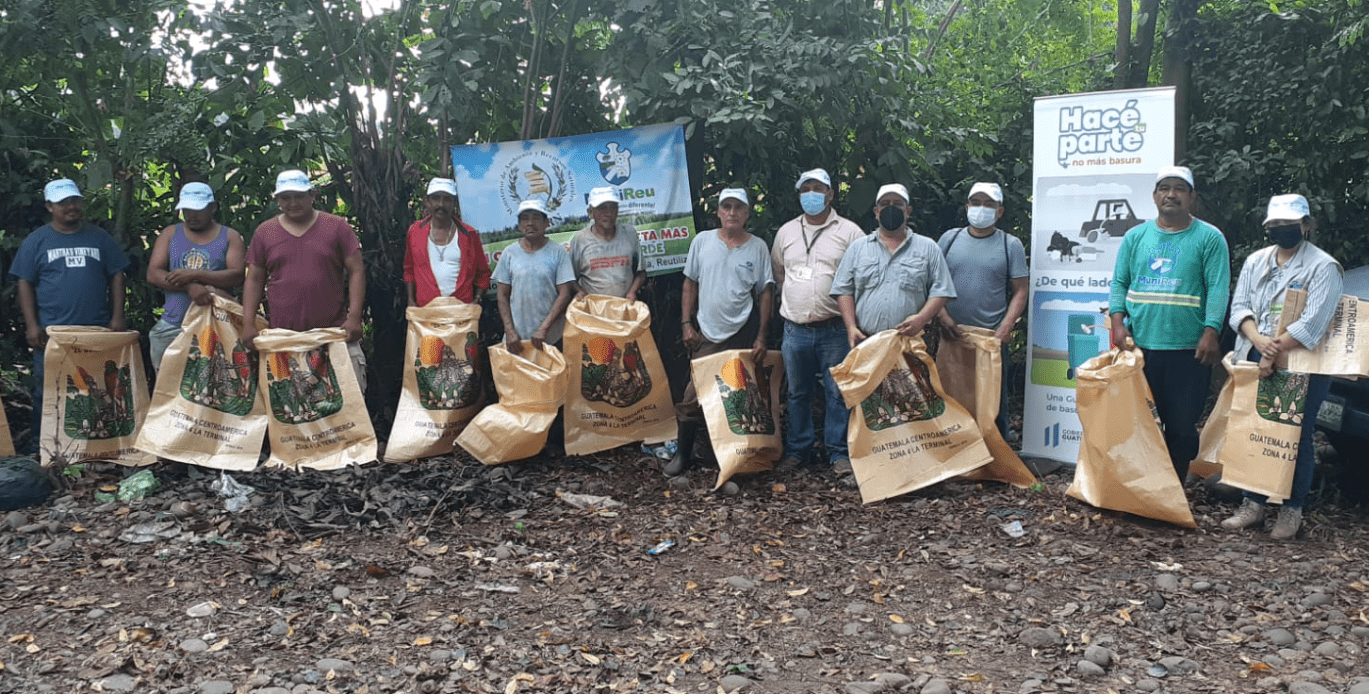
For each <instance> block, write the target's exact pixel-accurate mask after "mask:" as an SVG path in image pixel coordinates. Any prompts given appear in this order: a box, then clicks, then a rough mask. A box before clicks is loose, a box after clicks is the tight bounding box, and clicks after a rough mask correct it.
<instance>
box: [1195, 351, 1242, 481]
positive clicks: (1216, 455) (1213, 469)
mask: <svg viewBox="0 0 1369 695" xmlns="http://www.w3.org/2000/svg"><path fill="white" fill-rule="evenodd" d="M1235 361H1236V353H1234V352H1229V353H1227V354H1226V356H1225V357H1223V358H1222V369H1225V370H1226V381H1225V382H1224V383H1223V384H1222V390H1221V391H1219V392H1218V393H1217V403H1216V404H1215V405H1213V406H1212V412H1211V413H1209V414H1208V416H1207V422H1205V423H1203V431H1202V432H1200V433H1199V435H1198V455H1197V457H1195V458H1194V459H1193V462H1192V463H1190V464H1188V472H1189V473H1192V474H1194V475H1196V476H1198V477H1200V478H1208V477H1211V476H1214V475H1216V474H1218V473H1221V472H1222V463H1221V452H1222V444H1223V443H1225V442H1226V431H1227V420H1228V419H1229V418H1230V417H1231V395H1232V393H1233V392H1234V391H1235V390H1236V382H1235V381H1234V380H1232V378H1231V368H1232V366H1233V365H1234V364H1235Z"/></svg>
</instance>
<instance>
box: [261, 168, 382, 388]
mask: <svg viewBox="0 0 1369 695" xmlns="http://www.w3.org/2000/svg"><path fill="white" fill-rule="evenodd" d="M274 195H275V198H276V205H277V206H278V207H280V214H279V215H276V216H275V217H273V218H271V219H269V220H267V221H265V222H263V223H261V225H260V226H258V227H257V231H256V233H255V234H253V235H252V241H251V243H249V244H248V245H247V282H246V283H245V284H244V285H243V291H242V308H243V312H244V313H245V315H247V316H255V315H256V313H257V309H258V308H259V307H260V306H261V300H262V298H263V296H264V297H265V298H266V299H267V300H268V301H269V302H270V311H269V312H267V313H268V315H267V319H268V320H269V321H270V323H271V327H272V328H284V329H287V330H291V331H308V330H313V329H315V328H336V327H341V328H343V329H345V330H346V331H347V354H348V355H349V356H350V357H351V359H352V370H353V371H354V372H356V378H357V383H358V385H360V386H361V390H362V391H363V392H364V391H365V390H366V354H365V353H364V352H362V350H361V315H362V311H363V310H364V308H365V306H366V303H365V302H366V267H365V266H364V265H363V264H362V261H361V244H360V243H358V242H357V237H356V233H355V232H353V231H352V227H351V225H349V224H347V221H346V220H344V219H342V218H341V217H338V216H337V215H333V214H329V213H326V212H323V211H322V210H316V209H315V208H314V185H313V184H312V183H310V181H309V175H308V174H305V173H304V172H303V171H300V170H298V169H290V170H287V171H282V172H281V173H280V175H278V176H277V177H276V191H275V193H274ZM256 337H257V326H256V324H255V323H253V322H251V321H248V322H246V323H245V325H244V326H243V328H242V342H243V344H244V345H251V344H252V341H253V340H254V339H255V338H256Z"/></svg>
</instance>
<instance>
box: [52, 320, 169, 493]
mask: <svg viewBox="0 0 1369 695" xmlns="http://www.w3.org/2000/svg"><path fill="white" fill-rule="evenodd" d="M47 332H48V345H47V351H46V352H44V353H43V370H44V373H45V377H46V381H45V383H44V385H43V437H42V439H41V440H40V441H39V442H38V448H39V449H41V450H42V456H43V465H44V466H48V465H52V464H53V463H54V462H56V463H60V464H68V463H75V462H77V461H88V460H104V461H113V462H115V463H120V464H123V465H125V466H146V465H148V464H151V463H154V462H156V460H157V457H156V456H153V455H152V454H148V453H144V452H142V451H139V450H138V449H137V447H135V446H134V442H136V441H137V439H138V427H139V426H140V425H142V422H143V418H144V417H145V416H146V415H147V377H146V376H145V375H144V374H145V373H144V372H143V353H142V350H141V349H140V348H139V347H138V332H137V331H119V332H115V331H111V330H109V329H107V328H101V327H99V326H48V329H47ZM96 375H99V376H98V379H99V380H98V381H97V380H96V379H97V377H96Z"/></svg>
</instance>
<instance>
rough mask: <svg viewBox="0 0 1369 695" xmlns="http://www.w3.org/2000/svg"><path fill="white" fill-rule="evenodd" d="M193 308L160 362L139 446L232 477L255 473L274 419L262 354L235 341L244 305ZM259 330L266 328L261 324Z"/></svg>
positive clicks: (224, 302) (219, 301) (217, 301)
mask: <svg viewBox="0 0 1369 695" xmlns="http://www.w3.org/2000/svg"><path fill="white" fill-rule="evenodd" d="M213 300H214V301H213V303H212V304H208V305H200V304H192V305H191V306H190V308H189V309H187V310H186V313H185V320H184V321H183V322H182V323H181V334H180V335H178V336H176V339H175V340H173V341H171V345H169V346H167V348H166V355H165V356H164V357H162V369H161V371H160V372H159V373H158V375H157V385H156V388H154V389H153V392H152V405H151V406H150V407H149V408H148V412H147V420H146V421H144V422H143V427H142V429H141V430H140V431H139V433H138V448H139V449H141V450H143V451H146V452H148V453H150V454H155V455H157V456H161V457H163V458H167V459H170V460H172V461H181V462H183V463H193V464H195V465H197V466H205V467H208V468H218V469H221V470H227V471H250V470H252V469H254V468H256V467H257V461H258V460H259V458H260V454H261V442H262V439H263V438H265V437H266V428H267V418H268V417H269V413H268V411H267V407H266V399H265V398H263V397H262V394H261V391H260V389H258V382H257V356H256V354H254V353H253V352H251V351H250V350H248V349H247V348H246V347H245V346H244V345H243V344H242V342H241V341H239V340H238V336H239V335H240V333H241V331H242V321H243V318H242V305H241V304H238V303H237V302H234V301H233V300H231V299H225V298H223V297H220V296H218V295H213ZM256 322H257V328H258V329H264V328H266V327H267V324H266V320H265V319H262V318H261V317H257V318H256Z"/></svg>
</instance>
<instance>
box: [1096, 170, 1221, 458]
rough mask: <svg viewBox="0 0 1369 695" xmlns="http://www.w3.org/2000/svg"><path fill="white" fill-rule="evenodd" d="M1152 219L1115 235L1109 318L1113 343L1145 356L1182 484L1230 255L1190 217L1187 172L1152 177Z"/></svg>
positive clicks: (1203, 401) (1213, 353)
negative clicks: (1132, 345) (1117, 243)
mask: <svg viewBox="0 0 1369 695" xmlns="http://www.w3.org/2000/svg"><path fill="white" fill-rule="evenodd" d="M1151 195H1152V197H1153V198H1154V199H1155V208H1156V209H1157V210H1158V211H1159V216H1158V217H1157V218H1156V219H1154V220H1152V221H1148V222H1145V223H1144V224H1142V225H1140V226H1138V227H1134V228H1133V229H1131V231H1129V232H1127V234H1126V236H1124V237H1122V245H1121V247H1120V248H1119V249H1118V251H1117V265H1116V267H1115V268H1114V270H1113V274H1112V292H1111V295H1110V297H1109V298H1108V313H1109V314H1110V318H1111V324H1112V342H1113V345H1116V346H1123V345H1125V344H1126V339H1127V338H1128V337H1131V338H1132V339H1133V340H1134V341H1135V342H1136V345H1137V346H1139V347H1140V348H1141V352H1142V354H1143V355H1144V356H1145V361H1146V366H1145V372H1146V382H1147V383H1148V384H1149V385H1150V392H1151V394H1152V395H1153V396H1154V397H1155V409H1156V411H1157V412H1158V414H1159V416H1160V422H1161V424H1163V425H1164V430H1165V446H1166V447H1167V448H1168V449H1169V458H1170V461H1172V462H1173V464H1174V472H1175V473H1177V474H1178V476H1179V482H1180V483H1182V482H1183V480H1184V478H1186V477H1187V476H1188V465H1189V463H1191V462H1192V461H1193V457H1194V456H1196V455H1197V454H1198V429H1197V426H1198V418H1199V417H1201V416H1202V414H1203V407H1204V406H1206V405H1207V392H1208V389H1209V387H1210V386H1211V382H1212V366H1213V365H1215V364H1217V362H1218V361H1220V360H1221V358H1222V355H1221V348H1220V347H1219V345H1218V342H1217V339H1218V332H1219V331H1221V328H1222V321H1223V319H1225V318H1226V303H1227V300H1228V298H1229V297H1230V287H1231V255H1230V253H1229V252H1228V251H1227V246H1226V238H1225V237H1223V236H1222V233H1221V231H1220V230H1218V229H1217V228H1216V227H1214V226H1212V225H1210V224H1208V223H1206V222H1204V221H1202V220H1200V219H1197V218H1196V217H1194V216H1193V214H1192V211H1193V203H1194V192H1193V172H1192V171H1189V169H1188V167H1165V168H1164V169H1161V170H1160V173H1159V174H1158V175H1157V176H1156V177H1155V191H1154V193H1152V194H1151Z"/></svg>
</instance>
